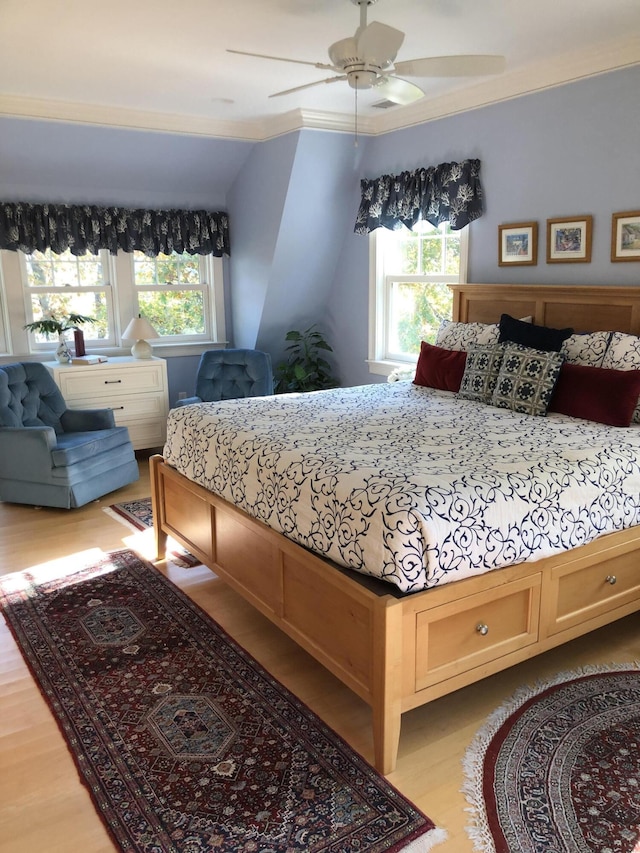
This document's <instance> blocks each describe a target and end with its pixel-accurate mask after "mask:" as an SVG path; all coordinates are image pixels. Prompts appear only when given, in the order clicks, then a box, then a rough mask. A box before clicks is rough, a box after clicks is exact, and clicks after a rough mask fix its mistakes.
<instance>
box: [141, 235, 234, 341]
mask: <svg viewBox="0 0 640 853" xmlns="http://www.w3.org/2000/svg"><path fill="white" fill-rule="evenodd" d="M195 257H196V258H197V259H198V269H199V275H200V282H199V283H198V284H183V283H180V284H149V285H148V284H145V285H136V283H135V263H134V255H133V253H132V252H129V253H127V259H128V260H129V264H130V267H129V270H128V275H127V278H128V279H129V280H130V281H131V286H132V287H133V294H132V296H133V301H132V305H133V313H132V314H131V316H132V317H135V316H137V315H138V314H139V313H140V308H139V305H138V293H140V292H143V293H163V292H169V293H170V292H171V291H175V290H181V291H185V290H190V291H196V292H197V293H202V299H203V308H204V332H203V333H202V334H201V335H195V334H194V335H163V336H162V339H161V340H162V343H163V344H175V343H195V342H202V341H210V340H212V339H215V338H216V334H217V329H218V324H217V319H218V317H219V316H222V318H223V320H222V322H223V324H224V310H222V311H220V307H219V305H218V304H217V302H218V300H217V299H216V294H215V288H214V287H213V282H214V281H215V279H216V268H215V264H214V261H219V262H220V263H219V268H218V273H217V274H218V275H222V260H221V258H214V257H213V256H212V255H196V256H195ZM127 322H128V321H127Z"/></svg>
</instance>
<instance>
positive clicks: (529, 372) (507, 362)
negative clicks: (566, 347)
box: [491, 344, 563, 415]
mask: <svg viewBox="0 0 640 853" xmlns="http://www.w3.org/2000/svg"><path fill="white" fill-rule="evenodd" d="M562 362H563V358H562V355H561V354H560V353H559V352H548V351H546V350H537V349H531V348H530V347H525V346H522V344H507V345H506V346H505V350H504V358H503V359H502V364H501V365H500V372H499V374H498V378H497V381H496V386H495V390H494V392H493V396H492V398H491V402H492V404H493V405H494V406H497V407H498V408H499V409H511V410H512V411H514V412H520V413H521V414H524V415H546V413H547V408H548V406H549V402H550V400H551V395H552V394H553V389H554V388H555V385H556V382H557V381H558V376H559V374H560V368H561V366H562Z"/></svg>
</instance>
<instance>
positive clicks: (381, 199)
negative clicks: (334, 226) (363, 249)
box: [354, 160, 483, 234]
mask: <svg viewBox="0 0 640 853" xmlns="http://www.w3.org/2000/svg"><path fill="white" fill-rule="evenodd" d="M360 186H361V188H362V201H361V203H360V209H359V210H358V216H357V217H356V226H355V228H354V231H355V233H356V234H368V233H369V232H370V231H373V230H374V229H376V228H380V227H383V228H388V229H389V230H390V231H395V230H397V229H398V228H400V227H402V226H403V225H404V226H406V227H407V228H409V230H413V229H414V228H415V226H416V224H417V223H418V222H419V221H420V220H422V219H424V220H426V221H427V222H430V223H431V224H432V225H434V226H436V227H437V226H438V225H440V223H441V222H449V223H450V225H451V229H452V230H453V231H459V230H460V229H461V228H464V226H465V225H468V224H469V222H473V220H474V219H478V218H479V217H480V216H482V212H483V205H482V186H481V185H480V160H463V161H462V162H461V163H440V165H439V166H429V167H428V168H424V169H416V170H415V172H402V174H400V175H382V176H381V177H379V178H376V179H375V180H366V179H365V180H362V181H361V182H360Z"/></svg>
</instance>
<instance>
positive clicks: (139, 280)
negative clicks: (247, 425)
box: [0, 250, 225, 355]
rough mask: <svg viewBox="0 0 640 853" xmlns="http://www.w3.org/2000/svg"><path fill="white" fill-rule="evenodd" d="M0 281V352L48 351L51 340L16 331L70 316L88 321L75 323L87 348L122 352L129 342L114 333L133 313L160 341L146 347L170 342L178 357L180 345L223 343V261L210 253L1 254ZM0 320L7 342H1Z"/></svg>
mask: <svg viewBox="0 0 640 853" xmlns="http://www.w3.org/2000/svg"><path fill="white" fill-rule="evenodd" d="M0 276H1V278H0V285H2V284H3V285H4V289H3V288H2V286H0V352H7V353H13V354H16V355H18V354H21V353H27V352H32V353H43V352H49V353H50V352H51V351H52V349H54V348H55V347H54V346H53V344H54V338H55V336H52V335H47V334H40V333H27V332H26V331H25V330H24V326H25V325H26V324H27V323H31V322H33V321H34V320H39V319H42V318H43V317H47V316H50V315H68V314H70V313H75V314H83V315H84V316H88V317H93V318H95V322H93V323H85V324H84V325H83V326H82V330H83V332H84V336H85V340H86V342H87V346H88V347H90V348H91V350H94V351H95V350H99V349H103V350H107V349H115V350H119V349H120V348H121V347H122V348H123V349H125V350H126V351H127V352H128V351H129V346H130V342H128V341H125V342H124V343H123V342H122V340H121V334H122V331H123V330H124V329H125V328H126V327H127V324H128V323H129V321H130V320H131V318H132V317H135V316H137V315H138V314H143V316H145V317H146V318H147V319H148V320H149V322H150V323H151V324H152V325H153V326H154V328H155V329H156V331H157V332H158V334H159V336H160V339H159V340H158V341H154V347H155V348H156V349H159V348H160V347H161V346H162V344H163V343H164V344H169V345H172V349H171V351H170V354H178V349H177V346H178V345H180V344H192V343H201V344H202V343H210V342H218V341H223V340H224V338H225V326H224V287H223V261H222V258H215V257H213V256H212V255H195V256H194V255H188V254H172V255H159V256H158V257H156V258H150V257H147V256H146V255H144V254H143V253H142V252H122V251H121V252H118V254H117V255H111V254H109V253H108V252H106V251H101V252H100V253H99V254H98V255H93V254H90V253H88V254H86V255H81V256H78V257H76V256H75V255H72V254H71V252H69V251H66V252H64V253H62V254H55V253H54V252H51V251H50V250H47V251H45V252H33V253H31V254H23V253H22V252H12V251H2V252H0ZM3 311H5V313H6V318H5V315H4V314H3V313H2V312H3ZM3 319H5V320H6V331H7V334H6V337H7V338H8V337H9V335H8V330H9V329H11V341H9V340H5V339H4V338H5V336H4V335H3ZM56 342H57V341H56ZM159 354H162V353H159ZM164 354H169V353H164Z"/></svg>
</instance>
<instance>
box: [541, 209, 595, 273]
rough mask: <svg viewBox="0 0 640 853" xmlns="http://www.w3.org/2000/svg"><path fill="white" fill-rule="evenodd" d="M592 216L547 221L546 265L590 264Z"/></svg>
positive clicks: (566, 217)
mask: <svg viewBox="0 0 640 853" xmlns="http://www.w3.org/2000/svg"><path fill="white" fill-rule="evenodd" d="M592 231H593V216H565V217H563V218H560V219H547V263H548V264H567V263H574V264H575V263H583V264H588V263H591V234H592Z"/></svg>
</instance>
